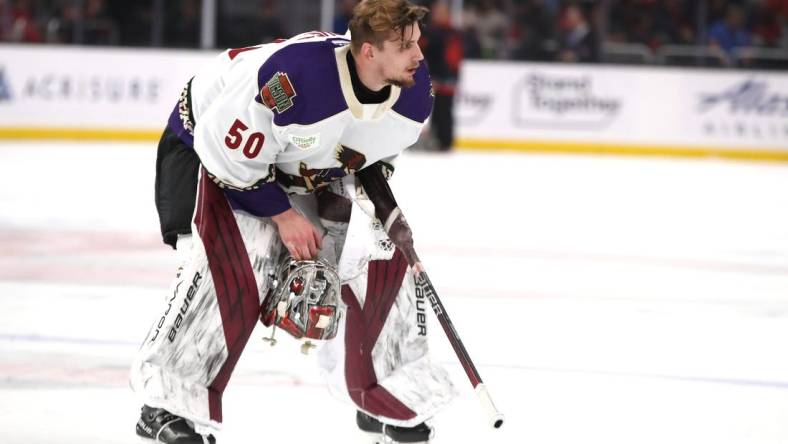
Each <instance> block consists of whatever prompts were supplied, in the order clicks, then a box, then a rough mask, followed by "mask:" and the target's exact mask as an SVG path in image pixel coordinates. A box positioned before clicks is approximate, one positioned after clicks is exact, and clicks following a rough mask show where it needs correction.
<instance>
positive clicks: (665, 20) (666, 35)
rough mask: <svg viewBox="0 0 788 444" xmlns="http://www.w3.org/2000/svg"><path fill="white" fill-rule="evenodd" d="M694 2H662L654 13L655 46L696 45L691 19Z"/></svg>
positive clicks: (671, 0)
mask: <svg viewBox="0 0 788 444" xmlns="http://www.w3.org/2000/svg"><path fill="white" fill-rule="evenodd" d="M692 5H695V6H696V7H697V3H696V2H692V1H686V0H664V1H662V2H661V3H660V4H659V6H658V7H657V11H656V19H655V21H656V30H655V31H656V35H655V37H656V42H655V43H656V46H661V45H664V44H674V45H693V44H695V43H696V36H695V27H694V26H693V19H694V17H695V11H694V10H693V9H692Z"/></svg>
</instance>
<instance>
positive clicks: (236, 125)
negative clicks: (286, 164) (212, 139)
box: [224, 119, 265, 159]
mask: <svg viewBox="0 0 788 444" xmlns="http://www.w3.org/2000/svg"><path fill="white" fill-rule="evenodd" d="M248 129H249V127H248V126H246V124H245V123H243V122H241V121H240V120H238V119H235V122H233V126H231V127H230V130H229V131H227V135H226V136H225V137H224V144H225V145H227V148H230V149H231V150H234V149H237V148H238V147H240V146H241V143H243V141H244V135H243V134H241V132H243V131H246V130H248ZM263 142H265V135H264V134H263V133H252V134H249V137H247V138H246V143H244V149H243V153H244V156H246V157H248V158H249V159H254V158H255V157H257V155H258V154H260V151H262V150H263Z"/></svg>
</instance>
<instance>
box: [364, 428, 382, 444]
mask: <svg viewBox="0 0 788 444" xmlns="http://www.w3.org/2000/svg"><path fill="white" fill-rule="evenodd" d="M358 433H359V434H360V436H361V440H359V442H361V443H364V444H385V442H386V441H384V438H383V434H382V433H376V432H365V431H363V430H359V431H358Z"/></svg>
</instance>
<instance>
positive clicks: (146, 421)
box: [137, 405, 216, 444]
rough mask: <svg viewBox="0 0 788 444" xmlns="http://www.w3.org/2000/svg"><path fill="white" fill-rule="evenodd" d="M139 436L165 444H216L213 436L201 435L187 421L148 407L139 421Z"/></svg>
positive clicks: (144, 409) (143, 410) (145, 407)
mask: <svg viewBox="0 0 788 444" xmlns="http://www.w3.org/2000/svg"><path fill="white" fill-rule="evenodd" d="M137 435H139V436H142V437H143V438H150V439H152V440H155V441H156V442H160V443H164V444H215V443H216V439H215V438H214V437H213V435H208V436H204V435H200V434H199V433H197V432H195V431H194V427H192V426H191V424H189V422H188V421H186V419H184V418H181V417H180V416H177V415H173V414H172V413H170V412H168V411H166V410H164V409H158V408H153V407H148V406H147V405H145V406H142V413H141V414H140V419H139V420H138V421H137Z"/></svg>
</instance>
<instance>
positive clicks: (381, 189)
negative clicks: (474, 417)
mask: <svg viewBox="0 0 788 444" xmlns="http://www.w3.org/2000/svg"><path fill="white" fill-rule="evenodd" d="M356 176H357V177H358V178H359V180H360V181H361V184H362V185H363V186H364V191H365V192H366V193H367V196H369V199H370V200H371V201H372V203H373V204H375V215H376V216H377V217H378V218H379V219H380V220H381V222H383V226H384V227H385V229H386V231H387V232H388V234H389V238H391V240H392V242H394V244H395V245H396V246H397V247H398V248H399V249H400V250H402V251H403V253H405V257H406V258H407V259H408V263H409V264H410V266H411V267H412V268H413V270H414V272H415V273H416V278H417V279H416V284H417V287H416V291H422V292H423V293H424V295H425V296H426V297H427V298H428V299H429V301H430V305H431V306H432V310H433V311H434V312H435V316H436V317H437V318H438V322H440V324H441V327H443V331H444V333H446V337H447V338H448V340H449V343H450V344H451V346H452V348H453V349H454V353H456V354H457V358H458V359H459V361H460V364H461V365H462V368H463V370H465V374H466V375H468V379H469V380H470V381H471V384H472V385H473V388H474V391H475V392H476V395H477V396H478V398H479V402H480V403H481V404H482V406H483V407H484V409H485V411H486V413H487V416H488V418H489V421H488V422H489V425H490V426H491V427H494V428H496V429H497V428H500V427H501V426H502V425H503V421H504V416H503V414H501V412H499V411H498V409H497V408H496V407H495V404H494V403H493V401H492V398H491V397H490V393H489V392H488V391H487V387H486V386H485V385H484V382H482V378H481V376H480V375H479V371H478V370H476V366H475V365H473V361H472V360H471V357H470V355H469V354H468V351H467V350H466V349H465V346H464V345H463V343H462V340H460V335H459V334H457V330H456V329H455V328H454V324H453V323H452V322H451V319H450V318H449V314H448V313H447V312H446V307H444V305H443V302H441V300H440V298H439V297H438V292H437V291H435V287H434V286H433V285H432V282H431V281H430V278H429V276H428V275H427V272H426V271H424V268H423V267H422V265H421V261H420V260H419V258H418V256H417V255H416V251H415V250H414V248H413V236H412V232H411V230H410V227H409V226H408V223H407V221H406V220H405V216H404V215H403V214H402V211H401V210H400V209H399V207H398V206H397V202H396V200H395V199H394V194H393V193H392V192H391V188H390V187H389V184H388V181H387V180H386V178H385V176H384V173H383V169H382V166H381V165H378V164H373V165H371V166H370V167H368V168H365V169H363V170H361V171H358V172H356Z"/></svg>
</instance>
